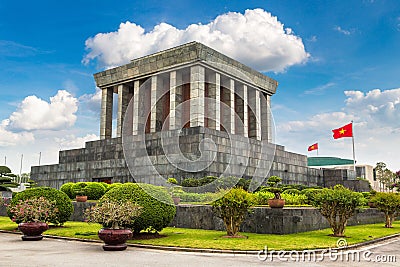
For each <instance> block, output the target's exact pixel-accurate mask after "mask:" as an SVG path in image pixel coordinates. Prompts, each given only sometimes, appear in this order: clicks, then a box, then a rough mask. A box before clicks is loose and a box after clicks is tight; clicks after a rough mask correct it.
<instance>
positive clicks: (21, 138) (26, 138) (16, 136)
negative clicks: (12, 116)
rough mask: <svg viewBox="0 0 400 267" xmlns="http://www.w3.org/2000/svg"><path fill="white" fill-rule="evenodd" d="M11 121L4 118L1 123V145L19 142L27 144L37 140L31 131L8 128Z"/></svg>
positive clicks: (13, 144)
mask: <svg viewBox="0 0 400 267" xmlns="http://www.w3.org/2000/svg"><path fill="white" fill-rule="evenodd" d="M9 123H10V121H9V120H8V119H7V120H3V121H2V122H1V124H0V147H6V146H15V145H17V144H22V145H24V144H27V143H30V142H33V141H34V140H35V138H34V136H33V134H32V133H30V132H17V133H14V132H12V131H9V130H7V127H8V125H9Z"/></svg>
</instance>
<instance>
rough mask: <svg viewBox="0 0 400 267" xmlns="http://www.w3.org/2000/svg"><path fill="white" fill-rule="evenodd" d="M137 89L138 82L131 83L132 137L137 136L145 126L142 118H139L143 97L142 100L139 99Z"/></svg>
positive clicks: (138, 86)
mask: <svg viewBox="0 0 400 267" xmlns="http://www.w3.org/2000/svg"><path fill="white" fill-rule="evenodd" d="M139 88H140V82H139V81H134V82H133V131H132V133H133V135H138V134H139V129H143V128H144V124H145V121H144V119H143V117H142V116H139V115H140V103H143V97H142V100H141V99H140V94H139Z"/></svg>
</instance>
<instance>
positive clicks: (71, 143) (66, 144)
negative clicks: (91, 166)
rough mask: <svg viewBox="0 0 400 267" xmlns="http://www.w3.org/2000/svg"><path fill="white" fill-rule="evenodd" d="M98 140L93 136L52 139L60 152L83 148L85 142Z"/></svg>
mask: <svg viewBox="0 0 400 267" xmlns="http://www.w3.org/2000/svg"><path fill="white" fill-rule="evenodd" d="M94 140H99V136H97V135H95V134H87V135H86V136H83V137H76V136H75V135H73V134H71V135H67V136H65V137H62V138H59V137H56V138H54V141H55V142H56V143H58V144H59V146H60V148H61V149H62V150H67V149H75V148H82V147H85V142H88V141H94Z"/></svg>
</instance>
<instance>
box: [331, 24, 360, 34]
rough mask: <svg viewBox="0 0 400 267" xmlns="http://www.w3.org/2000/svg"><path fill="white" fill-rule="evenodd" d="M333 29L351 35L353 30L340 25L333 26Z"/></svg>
mask: <svg viewBox="0 0 400 267" xmlns="http://www.w3.org/2000/svg"><path fill="white" fill-rule="evenodd" d="M333 29H334V30H335V31H337V32H340V33H342V34H344V35H351V34H352V33H354V32H355V30H354V29H350V30H345V29H343V28H342V27H340V26H335V27H334V28H333Z"/></svg>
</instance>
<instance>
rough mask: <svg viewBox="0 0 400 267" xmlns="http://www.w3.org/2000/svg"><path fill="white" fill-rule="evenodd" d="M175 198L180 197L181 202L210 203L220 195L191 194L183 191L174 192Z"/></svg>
mask: <svg viewBox="0 0 400 267" xmlns="http://www.w3.org/2000/svg"><path fill="white" fill-rule="evenodd" d="M174 196H176V197H179V198H180V200H181V202H202V203H208V202H210V201H213V200H214V199H216V198H217V197H218V193H210V192H209V193H202V194H200V193H190V192H185V191H183V190H179V189H177V190H174Z"/></svg>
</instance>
